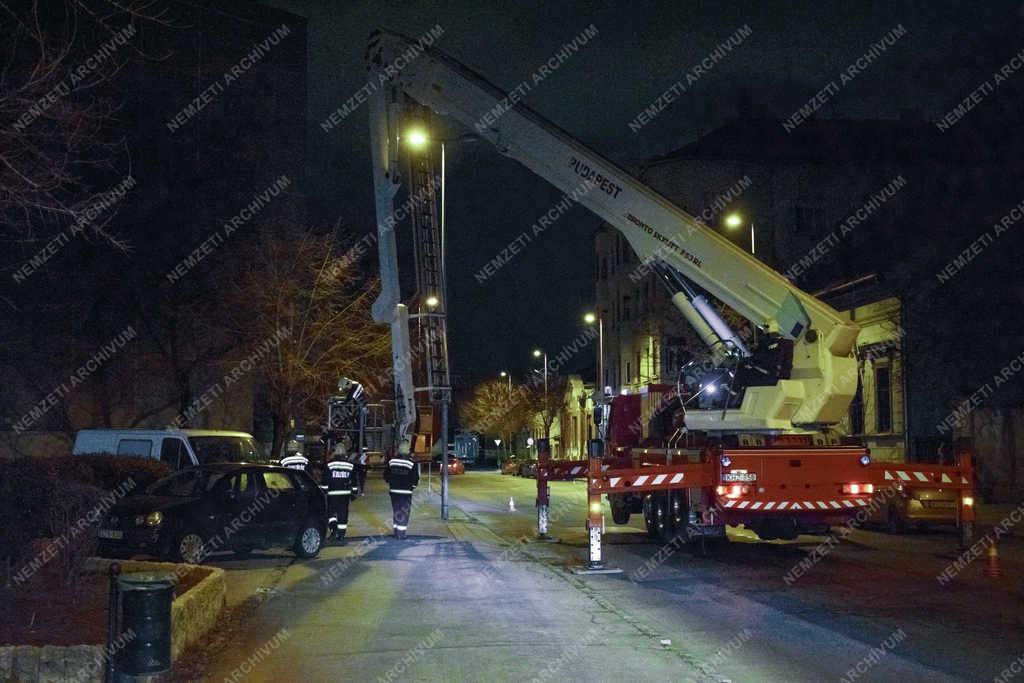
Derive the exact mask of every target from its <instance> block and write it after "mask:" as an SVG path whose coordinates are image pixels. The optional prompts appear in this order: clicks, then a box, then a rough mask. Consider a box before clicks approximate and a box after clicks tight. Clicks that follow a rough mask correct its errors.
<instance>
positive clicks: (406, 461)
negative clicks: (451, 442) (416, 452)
mask: <svg viewBox="0 0 1024 683" xmlns="http://www.w3.org/2000/svg"><path fill="white" fill-rule="evenodd" d="M410 451H411V448H410V446H409V442H408V441H403V442H402V443H401V444H400V445H399V446H398V454H397V455H395V456H394V457H393V458H391V459H390V460H389V461H388V464H387V466H386V467H385V468H384V480H385V481H386V482H387V483H388V489H389V491H390V493H391V510H392V511H393V513H394V528H395V538H398V539H402V538H405V533H406V531H407V530H408V529H409V513H410V512H411V511H412V492H413V491H414V490H415V489H416V485H417V484H419V483H420V472H419V469H418V468H417V467H416V463H414V462H413V461H412V459H411V458H410V457H409V454H410Z"/></svg>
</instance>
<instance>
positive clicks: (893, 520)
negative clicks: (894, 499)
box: [885, 505, 907, 534]
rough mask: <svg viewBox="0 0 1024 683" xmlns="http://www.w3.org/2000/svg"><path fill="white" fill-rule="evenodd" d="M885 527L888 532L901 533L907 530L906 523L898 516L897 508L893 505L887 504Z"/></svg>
mask: <svg viewBox="0 0 1024 683" xmlns="http://www.w3.org/2000/svg"><path fill="white" fill-rule="evenodd" d="M885 529H886V531H888V532H889V533H890V534H902V533H903V532H905V531H906V530H907V524H906V522H904V521H903V517H901V516H900V513H899V510H897V509H896V507H895V506H893V505H890V506H889V517H888V519H887V521H886V524H885Z"/></svg>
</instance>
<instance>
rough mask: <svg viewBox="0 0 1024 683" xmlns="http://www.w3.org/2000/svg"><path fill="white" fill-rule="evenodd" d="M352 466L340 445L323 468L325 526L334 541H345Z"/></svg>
mask: <svg viewBox="0 0 1024 683" xmlns="http://www.w3.org/2000/svg"><path fill="white" fill-rule="evenodd" d="M352 470H353V465H352V463H351V462H349V458H348V452H347V451H346V450H345V447H344V446H343V445H342V444H340V443H339V444H338V445H337V446H335V447H334V451H333V452H332V453H331V458H330V460H328V461H327V466H326V467H325V468H324V476H323V481H322V482H321V488H323V484H325V483H326V485H327V487H326V490H327V526H328V528H329V529H331V530H333V536H334V539H335V540H337V541H344V540H345V533H346V532H347V531H348V505H349V502H350V501H351V500H352V485H353V483H354V479H353V476H352Z"/></svg>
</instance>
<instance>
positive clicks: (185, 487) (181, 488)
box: [146, 470, 203, 498]
mask: <svg viewBox="0 0 1024 683" xmlns="http://www.w3.org/2000/svg"><path fill="white" fill-rule="evenodd" d="M201 478H203V473H202V472H199V471H198V470H185V471H184V472H178V473H177V474H172V475H171V476H169V477H164V478H163V479H159V480H157V481H155V482H153V483H152V484H150V485H149V488H148V489H146V493H148V494H149V495H151V496H176V497H179V498H187V497H189V496H192V495H194V494H195V491H196V485H197V483H198V482H199V480H200V479H201Z"/></svg>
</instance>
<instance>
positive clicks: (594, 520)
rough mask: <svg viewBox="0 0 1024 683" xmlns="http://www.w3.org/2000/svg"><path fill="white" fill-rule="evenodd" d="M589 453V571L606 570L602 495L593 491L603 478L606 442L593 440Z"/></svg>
mask: <svg viewBox="0 0 1024 683" xmlns="http://www.w3.org/2000/svg"><path fill="white" fill-rule="evenodd" d="M587 451H588V455H589V457H590V459H589V460H588V462H587V464H588V468H587V535H588V536H589V537H590V560H589V562H588V564H587V569H604V562H602V559H601V533H602V532H603V531H604V514H603V512H602V508H601V494H600V493H594V491H593V488H594V487H595V486H596V485H597V483H598V480H599V478H600V477H601V461H602V459H603V456H604V442H603V441H601V440H600V439H591V441H590V446H589V448H588V449H587Z"/></svg>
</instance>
